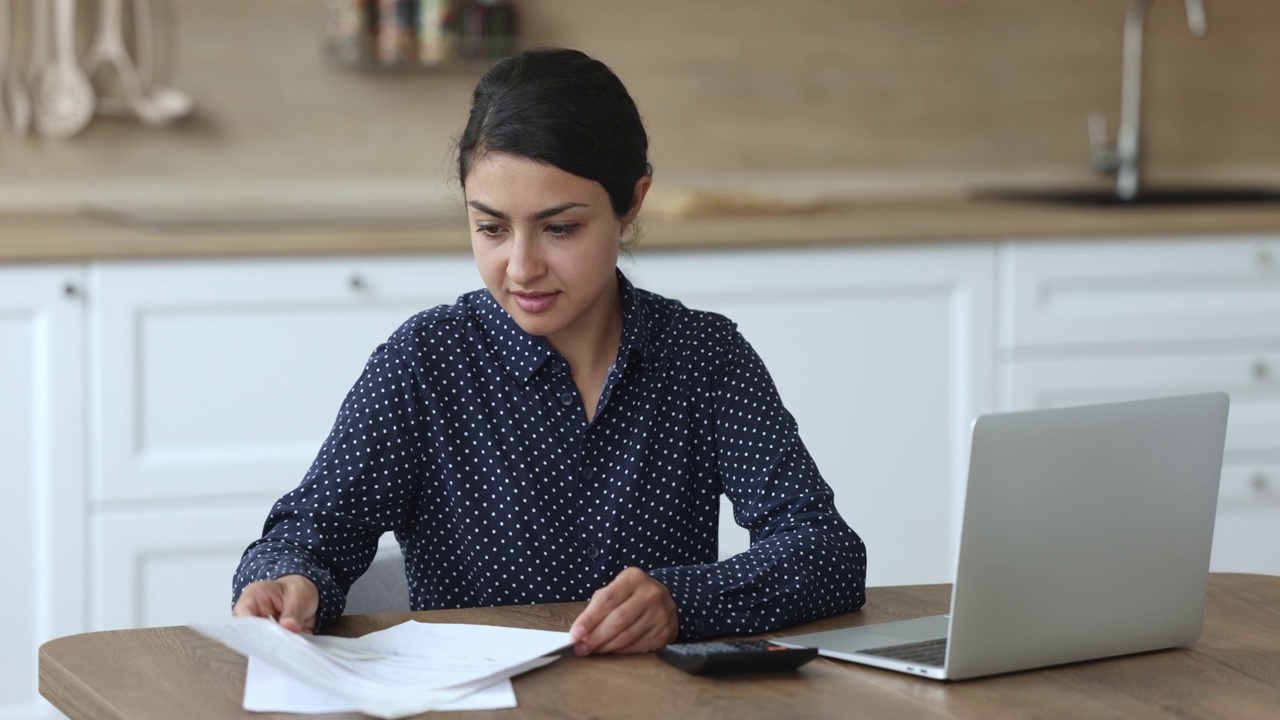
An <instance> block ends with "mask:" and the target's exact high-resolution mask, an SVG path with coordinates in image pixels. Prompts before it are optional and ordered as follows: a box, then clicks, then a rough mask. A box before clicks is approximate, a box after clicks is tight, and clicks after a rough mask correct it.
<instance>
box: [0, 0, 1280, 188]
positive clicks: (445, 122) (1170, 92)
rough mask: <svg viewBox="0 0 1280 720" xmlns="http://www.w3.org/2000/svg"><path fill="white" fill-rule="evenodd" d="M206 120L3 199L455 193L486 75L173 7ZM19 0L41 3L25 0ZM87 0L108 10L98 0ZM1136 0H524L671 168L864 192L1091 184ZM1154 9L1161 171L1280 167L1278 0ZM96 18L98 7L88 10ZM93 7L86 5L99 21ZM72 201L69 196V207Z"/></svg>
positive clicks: (108, 139)
mask: <svg viewBox="0 0 1280 720" xmlns="http://www.w3.org/2000/svg"><path fill="white" fill-rule="evenodd" d="M155 2H157V3H158V5H159V8H160V10H161V16H162V17H165V18H168V19H169V20H170V21H171V22H170V23H169V24H168V25H167V27H168V28H169V29H170V30H171V31H172V48H171V49H172V53H171V56H170V59H171V61H172V64H171V68H170V70H171V72H170V80H171V83H172V84H173V85H175V86H177V87H179V88H181V89H183V90H186V91H187V92H189V93H191V94H192V95H194V96H195V98H196V100H197V103H198V114H197V115H196V116H195V117H194V118H192V119H190V120H189V121H187V122H184V123H182V124H179V125H176V126H174V127H170V128H166V129H159V130H157V129H148V128H144V127H142V126H141V125H139V124H137V123H136V122H134V121H132V120H127V119H117V118H99V119H97V120H96V121H95V122H94V124H93V125H92V126H91V127H90V129H89V130H88V131H87V132H86V133H84V134H83V135H81V136H79V137H76V138H74V139H71V140H68V141H48V140H44V139H42V138H38V137H29V138H27V139H26V140H25V141H20V142H17V141H14V140H12V139H10V138H8V137H0V204H3V202H4V200H5V199H6V198H7V199H8V200H9V203H10V204H14V203H19V204H21V203H22V202H31V201H33V200H38V199H39V198H45V199H50V198H58V199H59V200H63V199H75V198H78V197H82V196H85V195H91V194H93V193H95V192H102V191H104V189H106V188H122V187H134V186H136V187H151V188H161V189H164V190H165V191H166V192H171V193H172V192H181V191H184V189H185V190H186V191H189V192H193V193H198V192H201V191H202V189H205V188H209V187H214V186H228V185H239V186H241V187H259V186H262V187H267V186H274V187H288V186H291V185H293V186H298V187H302V186H306V185H307V184H308V183H311V184H314V183H317V182H322V181H323V182H333V183H348V182H350V183H373V184H379V183H385V184H396V183H406V184H408V185H415V184H419V185H423V186H439V185H441V184H442V183H443V182H444V180H445V178H447V176H448V173H449V169H450V157H449V144H450V141H451V138H452V136H453V134H454V133H455V132H456V131H457V129H458V128H459V126H460V124H461V123H462V121H463V119H464V115H465V111H466V107H467V101H468V95H469V90H470V88H471V86H472V85H473V84H474V82H475V80H476V78H477V77H478V74H479V73H478V71H475V70H465V69H464V70H452V71H436V72H430V73H425V72H424V73H418V74H387V75H378V74H363V73H357V72H348V71H339V70H335V69H332V68H330V67H327V66H326V65H325V64H324V63H323V62H322V61H321V59H320V53H319V45H320V39H321V34H322V31H323V25H324V10H323V5H322V2H321V0H155ZM19 5H20V6H21V5H22V3H21V2H19ZM81 5H82V6H85V7H86V10H87V11H91V10H92V6H93V3H91V2H84V1H83V0H82V2H81ZM1125 5H1126V3H1125V2H1124V0H1071V1H1070V2H1066V1H1065V0H1064V1H1058V0H1054V1H1052V2H1045V1H1029V0H856V1H854V0H786V1H785V2H782V1H778V0H646V1H645V2H635V1H634V0H628V1H624V0H523V1H522V2H520V3H519V6H520V7H521V9H522V10H523V18H524V22H525V27H526V29H527V34H526V44H556V45H570V46H576V47H580V48H582V49H584V50H586V51H588V52H590V53H592V54H593V55H596V56H598V57H600V58H601V59H603V60H605V61H606V62H608V63H609V64H610V65H611V66H612V67H613V68H614V69H615V70H616V71H617V72H618V73H619V75H621V76H622V78H623V80H624V81H625V82H626V83H627V84H628V85H629V87H630V88H631V89H632V91H633V94H634V95H635V97H636V99H637V101H638V103H639V105H640V107H641V110H642V112H643V113H644V115H645V118H646V120H647V122H648V124H649V128H650V132H651V134H652V135H653V138H654V142H653V162H654V165H655V167H656V168H657V171H658V174H659V179H660V180H661V179H662V178H663V177H666V178H672V177H675V178H681V177H696V176H702V175H716V174H733V173H740V172H744V171H747V172H763V173H765V174H769V173H796V172H809V173H819V174H821V173H835V174H851V175H854V176H857V177H858V178H861V179H862V181H863V184H864V186H865V187H868V188H875V187H878V186H882V187H889V188H894V189H904V190H911V189H938V188H942V189H947V188H961V187H963V186H964V185H966V184H970V183H974V182H992V181H998V180H1000V179H1017V178H1033V179H1042V180H1055V181H1060V180H1070V181H1088V180H1089V179H1090V178H1091V177H1092V176H1091V174H1090V172H1089V170H1088V168H1087V156H1088V153H1087V141H1086V133H1085V117H1086V115H1087V113H1088V112H1089V111H1090V110H1093V109H1099V110H1104V111H1106V113H1107V114H1108V116H1109V117H1110V119H1111V121H1112V127H1113V128H1114V121H1115V118H1116V115H1117V113H1118V105H1119V79H1120V28H1121V19H1122V16H1123V13H1124V9H1125ZM1206 5H1207V7H1208V16H1209V36H1208V37H1207V38H1205V39H1202V40H1196V39H1193V38H1191V37H1190V35H1189V34H1188V32H1187V30H1186V25H1185V18H1184V15H1183V9H1182V3H1181V2H1177V1H1176V0H1165V1H1163V2H1161V1H1157V2H1153V3H1152V6H1151V10H1150V17H1149V22H1148V34H1147V38H1148V44H1147V54H1146V57H1147V70H1148V72H1147V75H1146V90H1147V103H1146V107H1145V119H1146V124H1145V130H1146V134H1145V141H1146V146H1145V150H1146V156H1147V158H1148V165H1147V167H1148V169H1149V170H1150V171H1151V172H1152V174H1153V175H1155V176H1159V177H1164V178H1167V179H1192V178H1217V179H1228V180H1231V179H1254V178H1262V179H1272V180H1277V181H1280V133H1277V132H1275V130H1274V129H1275V127H1276V126H1277V118H1276V114H1277V111H1280V101H1278V100H1277V99H1276V98H1277V97H1280V92H1278V91H1280V41H1277V38H1280V2H1275V0H1206ZM84 19H85V20H91V18H89V17H86V18H84ZM89 24H90V23H88V22H86V23H85V25H86V26H87V25H89ZM51 202H52V201H51Z"/></svg>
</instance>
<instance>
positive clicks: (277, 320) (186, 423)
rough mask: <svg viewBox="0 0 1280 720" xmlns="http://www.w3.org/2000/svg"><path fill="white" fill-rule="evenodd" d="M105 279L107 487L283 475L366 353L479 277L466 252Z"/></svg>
mask: <svg viewBox="0 0 1280 720" xmlns="http://www.w3.org/2000/svg"><path fill="white" fill-rule="evenodd" d="M94 282H95V292H96V298H97V301H98V302H97V312H96V314H95V317H94V344H93V348H94V354H95V357H96V360H97V362H96V363H95V366H96V367H97V368H98V372H97V374H96V375H95V376H94V378H93V379H94V382H93V386H94V393H95V398H96V403H95V406H96V412H95V417H94V423H95V427H96V431H97V432H96V433H95V436H96V438H97V439H98V443H97V446H96V448H95V449H96V453H95V457H96V459H97V462H96V463H95V470H96V473H95V476H94V479H95V483H94V491H95V496H96V497H97V498H98V499H101V500H106V501H121V500H138V499H145V498H157V497H209V496H219V495H221V496H232V495H245V494H265V495H278V494H280V493H281V492H283V491H285V490H287V489H288V488H290V487H292V486H293V485H295V484H296V483H297V482H298V480H300V479H301V477H302V474H303V473H304V472H305V471H306V469H307V467H308V465H309V464H310V462H311V460H312V459H313V457H314V455H315V453H316V451H317V449H318V448H319V447H320V443H321V441H322V440H323V439H324V436H325V434H326V433H327V432H328V430H329V428H330V426H331V425H332V423H333V419H334V417H335V416H336V414H337V410H338V406H339V405H340V404H341V402H342V399H343V397H344V396H345V395H346V392H347V390H348V389H349V388H350V387H351V385H352V384H353V383H354V382H355V380H356V379H357V377H359V374H360V371H361V368H362V367H363V366H364V363H365V361H366V359H367V358H368V356H369V354H370V353H371V352H372V351H373V350H374V349H375V348H376V347H377V346H378V345H379V344H380V343H382V342H383V341H385V340H386V339H387V337H388V336H389V335H390V334H391V332H392V331H394V330H395V329H396V328H397V327H398V326H399V325H400V324H401V323H403V322H404V321H405V320H407V319H408V318H409V317H410V316H411V315H413V314H414V313H416V312H418V311H420V310H423V309H426V308H428V307H430V306H433V305H437V304H441V303H451V302H453V300H454V299H455V298H456V297H457V296H458V295H459V294H460V293H462V292H465V291H467V290H471V289H474V288H475V287H477V286H478V281H477V280H476V272H475V267H474V264H473V263H472V261H471V260H470V259H469V258H461V257H447V258H414V259H383V260H377V261H371V260H367V259H366V260H353V259H325V260H290V261H279V262H274V261H255V262H248V261H245V262H208V263H202V264H199V265H193V264H179V263H127V264H109V265H103V266H101V267H99V268H98V269H97V271H96V274H95V276H94Z"/></svg>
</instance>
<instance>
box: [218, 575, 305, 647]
mask: <svg viewBox="0 0 1280 720" xmlns="http://www.w3.org/2000/svg"><path fill="white" fill-rule="evenodd" d="M319 609H320V591H319V590H317V589H316V585H315V583H313V582H311V581H310V580H308V579H307V578H306V577H304V576H302V575H283V576H281V577H278V578H276V579H275V580H259V581H258V582H255V583H249V585H247V586H246V587H245V589H244V590H243V591H242V592H241V593H240V599H239V600H236V604H235V606H234V607H232V608H231V614H232V616H234V617H262V618H268V619H271V620H275V621H276V622H278V623H280V627H282V628H284V629H285V630H290V631H292V632H305V633H311V632H315V629H316V612H317V611H319Z"/></svg>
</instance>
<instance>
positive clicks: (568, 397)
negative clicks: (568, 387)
mask: <svg viewBox="0 0 1280 720" xmlns="http://www.w3.org/2000/svg"><path fill="white" fill-rule="evenodd" d="M560 404H561V405H563V406H565V407H569V406H570V405H572V404H573V393H571V392H562V393H560Z"/></svg>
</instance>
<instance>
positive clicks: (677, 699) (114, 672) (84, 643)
mask: <svg viewBox="0 0 1280 720" xmlns="http://www.w3.org/2000/svg"><path fill="white" fill-rule="evenodd" d="M948 600H949V586H944V585H930V586H912V587H888V588H870V589H868V591H867V605H866V607H865V608H864V609H863V610H861V611H859V612H856V613H850V614H848V615H843V616H838V617H835V618H828V619H825V620H821V621H818V622H814V623H809V624H807V625H803V626H800V627H796V628H791V629H788V630H787V631H786V632H785V633H781V634H788V635H789V634H795V633H798V632H812V631H818V630H825V629H833V628H838V627H848V626H855V625H863V624H869V623H877V622H887V621H891V620H900V619H907V618H912V617H919V616H923V615H930V614H937V613H940V612H945V611H946V608H947V604H948ZM582 607H583V605H582V604H581V603H566V604H558V605H535V606H517V607H505V608H483V609H469V610H443V611H432V612H420V613H398V614H386V615H365V616H352V617H346V618H343V619H341V620H339V621H338V622H336V623H335V624H333V625H332V626H331V627H329V628H327V629H326V632H331V633H334V634H339V635H345V636H353V635H361V634H364V633H366V632H371V631H373V630H376V629H380V628H383V627H388V626H390V625H393V624H395V623H398V622H402V621H404V620H407V619H411V618H412V619H415V620H421V621H424V622H475V623H486V624H493V625H505V626H511V627H530V628H542V629H550V630H567V629H568V627H569V625H570V624H571V623H572V621H573V618H574V617H575V616H576V614H577V613H578V612H579V611H580V610H581V608H582ZM245 663H246V660H245V658H244V657H242V656H240V655H238V654H236V653H235V652H234V651H232V650H229V649H227V648H225V647H223V646H221V645H219V644H217V643H215V642H213V641H211V640H208V639H206V638H204V637H203V636H201V635H198V634H196V633H195V632H193V631H191V630H188V629H187V628H183V627H164V628H148V629H142V630H125V631H115V632H101V633H89V634H85V635H75V636H71V637H65V638H60V639H58V640H53V641H51V642H49V643H47V644H46V645H44V646H43V647H42V648H41V649H40V692H41V693H42V694H43V695H44V696H45V697H46V698H48V699H49V700H50V701H51V702H53V703H54V704H55V705H56V706H57V707H58V708H59V709H61V710H62V711H63V712H64V713H66V714H67V715H68V716H69V717H70V718H72V719H73V720H89V719H94V720H97V719H104V720H114V719H120V720H125V719H128V720H151V719H155V720H159V719H161V718H164V719H166V720H167V719H170V718H182V720H204V719H206V718H209V719H212V718H241V717H243V718H248V717H261V718H273V719H274V718H287V717H294V716H290V715H280V714H250V713H246V712H244V711H242V710H241V709H240V699H241V695H242V693H243V689H244V670H245ZM515 689H516V694H517V697H518V700H519V703H520V705H519V707H518V708H516V709H511V710H494V711H468V712H457V713H430V714H428V715H423V716H422V717H433V718H435V717H438V718H441V720H446V719H447V718H454V717H456V718H472V719H475V720H485V719H488V718H582V719H583V720H586V719H587V718H726V717H733V718H747V719H750V718H762V719H764V718H768V719H769V720H776V719H777V718H780V717H785V718H834V717H841V718H844V717H858V718H906V717H911V718H957V719H963V720H969V719H974V720H976V719H978V718H1023V717H1037V718H1049V719H1053V718H1139V719H1145V718H1153V719H1155V718H1166V719H1168V718H1231V719H1233V720H1234V719H1246V720H1249V719H1252V718H1258V719H1259V720H1261V719H1263V718H1268V719H1273V718H1275V717H1276V708H1280V578H1278V577H1272V576H1264V575H1227V574H1215V575H1213V576H1212V577H1211V579H1210V587H1209V598H1208V610H1207V615H1206V622H1205V628H1204V634H1203V636H1202V637H1201V639H1200V640H1199V641H1198V642H1196V643H1195V644H1194V645H1192V646H1191V647H1189V648H1180V649H1174V650H1166V651H1161V652H1154V653H1143V654H1139V655H1132V656H1127V657H1122V658H1113V659H1110V660H1104V661H1096V662H1086V663H1077V664H1073V665H1066V666H1061V667H1056V668H1046V669H1043V670H1033V671H1028V672H1021V673H1013V674H1009V675H1001V676H996V677H991V678H983V679H978V680H969V681H965V682H958V683H944V682H938V681H933V680H928V679H923V678H916V677H913V676H909V675H905V674H900V673H894V672H889V671H883V670H878V669H874V668H868V667H864V666H860V665H854V664H849V663H842V662H839V661H835V660H828V659H825V658H820V659H818V660H816V661H814V662H811V663H809V664H808V665H806V666H804V667H803V668H801V669H800V670H799V671H797V672H794V673H783V674H756V675H740V676H733V677H723V678H702V677H695V676H690V675H687V674H685V673H683V672H681V671H679V670H676V669H675V668H672V667H670V666H668V665H665V664H664V663H662V662H660V661H659V660H658V659H657V658H656V657H655V656H654V655H652V654H646V655H637V656H601V657H590V658H578V657H574V656H573V655H571V654H568V653H566V654H565V655H564V656H563V657H562V658H561V659H560V660H558V661H556V662H554V663H552V664H550V665H547V666H545V667H543V668H539V669H537V670H534V671H532V672H530V673H527V674H525V675H522V676H520V677H518V678H516V679H515ZM313 717H317V718H354V717H359V716H357V715H318V716H313Z"/></svg>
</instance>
